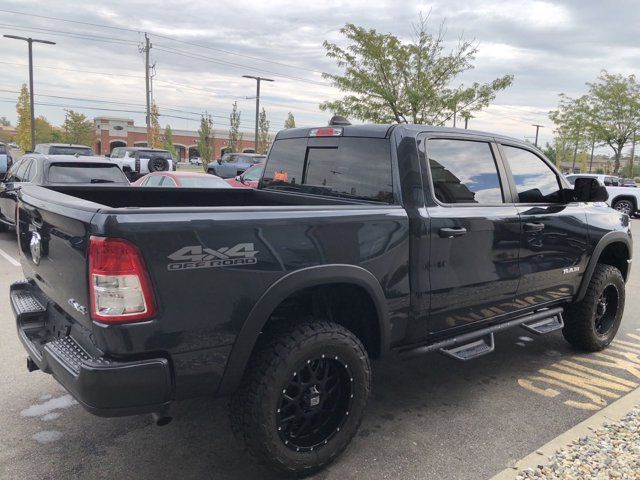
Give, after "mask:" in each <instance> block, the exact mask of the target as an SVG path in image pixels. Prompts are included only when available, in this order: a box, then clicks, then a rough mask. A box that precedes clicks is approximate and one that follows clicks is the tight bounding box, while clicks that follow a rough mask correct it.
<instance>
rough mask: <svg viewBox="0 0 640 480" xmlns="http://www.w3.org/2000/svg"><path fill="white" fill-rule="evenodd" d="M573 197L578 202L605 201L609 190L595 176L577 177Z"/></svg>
mask: <svg viewBox="0 0 640 480" xmlns="http://www.w3.org/2000/svg"><path fill="white" fill-rule="evenodd" d="M573 198H574V200H575V201H577V202H605V201H606V200H607V199H608V198H609V192H607V188H606V187H603V186H602V185H600V183H598V180H596V179H595V178H577V179H576V183H575V186H574V188H573Z"/></svg>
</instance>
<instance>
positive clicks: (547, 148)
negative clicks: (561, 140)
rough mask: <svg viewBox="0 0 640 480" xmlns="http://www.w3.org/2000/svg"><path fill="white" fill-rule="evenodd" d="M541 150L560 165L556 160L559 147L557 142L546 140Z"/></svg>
mask: <svg viewBox="0 0 640 480" xmlns="http://www.w3.org/2000/svg"><path fill="white" fill-rule="evenodd" d="M540 150H541V151H542V153H544V156H545V157H547V158H548V159H549V160H551V161H552V162H553V163H554V164H555V165H556V166H557V165H558V163H557V161H556V158H557V153H558V149H557V147H556V145H555V142H554V143H553V144H551V143H549V142H546V143H545V144H544V147H542V148H541V149H540Z"/></svg>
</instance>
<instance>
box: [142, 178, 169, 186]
mask: <svg viewBox="0 0 640 480" xmlns="http://www.w3.org/2000/svg"><path fill="white" fill-rule="evenodd" d="M162 180H164V175H151V176H150V177H149V178H147V179H146V180H145V182H144V186H145V187H159V186H160V184H161V183H162Z"/></svg>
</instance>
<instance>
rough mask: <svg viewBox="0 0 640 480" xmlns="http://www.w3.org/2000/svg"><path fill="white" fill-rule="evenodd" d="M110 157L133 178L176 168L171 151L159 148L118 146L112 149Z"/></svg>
mask: <svg viewBox="0 0 640 480" xmlns="http://www.w3.org/2000/svg"><path fill="white" fill-rule="evenodd" d="M110 158H111V159H112V160H113V161H114V162H116V163H117V164H118V165H120V168H121V169H122V171H123V172H124V173H125V174H126V175H127V176H128V177H129V178H130V179H131V180H137V179H138V178H140V177H142V176H143V175H146V174H147V173H151V172H167V171H172V170H175V169H176V168H175V162H174V160H173V156H172V155H171V152H169V151H167V150H161V149H158V148H147V147H116V148H114V149H113V150H112V151H111V155H110Z"/></svg>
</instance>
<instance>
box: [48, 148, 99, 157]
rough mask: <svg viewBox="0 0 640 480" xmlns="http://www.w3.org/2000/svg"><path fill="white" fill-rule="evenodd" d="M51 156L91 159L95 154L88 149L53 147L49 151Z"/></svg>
mask: <svg viewBox="0 0 640 480" xmlns="http://www.w3.org/2000/svg"><path fill="white" fill-rule="evenodd" d="M49 155H80V156H82V157H89V156H91V155H93V152H92V151H91V149H90V148H87V147H51V148H50V149H49Z"/></svg>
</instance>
